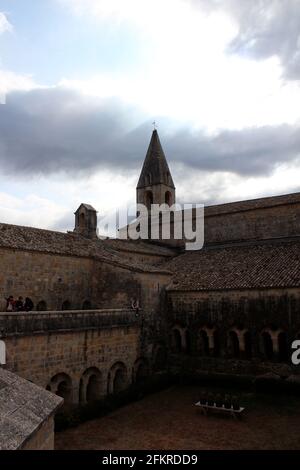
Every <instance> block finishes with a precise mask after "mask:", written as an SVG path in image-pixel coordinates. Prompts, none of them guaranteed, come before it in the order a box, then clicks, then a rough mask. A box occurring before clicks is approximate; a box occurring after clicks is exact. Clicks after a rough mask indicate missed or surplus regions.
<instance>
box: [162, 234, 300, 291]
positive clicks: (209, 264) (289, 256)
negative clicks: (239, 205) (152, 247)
mask: <svg viewBox="0 0 300 470" xmlns="http://www.w3.org/2000/svg"><path fill="white" fill-rule="evenodd" d="M164 266H165V267H166V268H167V269H170V270H172V271H173V273H174V275H173V281H172V283H171V284H170V285H169V287H168V289H169V290H184V291H199V290H205V291H207V290H226V289H261V288H270V287H300V238H299V239H297V240H294V241H286V242H283V241H281V242H275V241H270V242H264V243H260V242H256V243H253V244H244V245H243V244H241V245H239V246H237V245H232V246H227V247H219V248H216V247H215V248H203V249H202V250H200V251H196V252H195V251H190V252H187V253H185V254H184V255H181V256H178V257H177V258H174V259H173V260H172V261H170V262H167V263H165V265H164Z"/></svg>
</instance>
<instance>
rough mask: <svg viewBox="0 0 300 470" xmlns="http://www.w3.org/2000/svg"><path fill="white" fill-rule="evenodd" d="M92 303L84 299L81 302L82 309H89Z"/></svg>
mask: <svg viewBox="0 0 300 470" xmlns="http://www.w3.org/2000/svg"><path fill="white" fill-rule="evenodd" d="M91 308H92V304H91V301H90V300H85V301H84V302H83V304H82V310H91Z"/></svg>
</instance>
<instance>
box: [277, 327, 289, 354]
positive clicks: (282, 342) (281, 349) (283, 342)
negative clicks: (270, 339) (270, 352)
mask: <svg viewBox="0 0 300 470" xmlns="http://www.w3.org/2000/svg"><path fill="white" fill-rule="evenodd" d="M278 359H279V361H287V360H288V347H287V335H286V333H285V332H284V331H281V332H280V333H279V335H278Z"/></svg>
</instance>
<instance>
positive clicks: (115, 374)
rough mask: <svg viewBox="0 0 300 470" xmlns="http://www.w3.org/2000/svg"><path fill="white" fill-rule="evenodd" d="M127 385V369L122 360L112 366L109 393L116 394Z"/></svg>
mask: <svg viewBox="0 0 300 470" xmlns="http://www.w3.org/2000/svg"><path fill="white" fill-rule="evenodd" d="M126 387H127V370H126V367H125V365H124V364H123V363H122V362H118V363H116V364H115V365H113V366H112V368H111V369H110V371H109V374H108V393H110V394H116V393H120V392H122V391H123V390H125V389H126Z"/></svg>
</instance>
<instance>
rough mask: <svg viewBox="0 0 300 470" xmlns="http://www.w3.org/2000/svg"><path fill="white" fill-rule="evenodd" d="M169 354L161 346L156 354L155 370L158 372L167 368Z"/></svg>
mask: <svg viewBox="0 0 300 470" xmlns="http://www.w3.org/2000/svg"><path fill="white" fill-rule="evenodd" d="M166 362H167V354H166V349H165V348H164V347H162V346H159V347H158V348H157V349H156V351H155V353H154V360H153V370H154V371H156V372H158V371H161V370H164V369H165V368H166Z"/></svg>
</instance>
